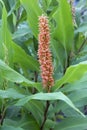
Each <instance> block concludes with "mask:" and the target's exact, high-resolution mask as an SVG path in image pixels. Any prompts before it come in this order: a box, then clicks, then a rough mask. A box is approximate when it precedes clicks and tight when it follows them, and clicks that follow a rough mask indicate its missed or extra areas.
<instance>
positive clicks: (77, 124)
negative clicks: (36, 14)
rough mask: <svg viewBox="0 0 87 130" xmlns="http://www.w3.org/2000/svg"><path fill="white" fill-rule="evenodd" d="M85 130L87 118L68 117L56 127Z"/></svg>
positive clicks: (65, 129) (63, 129)
mask: <svg viewBox="0 0 87 130" xmlns="http://www.w3.org/2000/svg"><path fill="white" fill-rule="evenodd" d="M58 129H59V130H85V129H87V118H81V117H79V118H66V119H65V120H63V121H62V122H60V123H58V125H56V126H55V127H54V130H58Z"/></svg>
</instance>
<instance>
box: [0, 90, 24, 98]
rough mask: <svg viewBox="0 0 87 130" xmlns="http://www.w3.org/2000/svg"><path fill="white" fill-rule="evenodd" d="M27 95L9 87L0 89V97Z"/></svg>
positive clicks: (21, 96)
mask: <svg viewBox="0 0 87 130" xmlns="http://www.w3.org/2000/svg"><path fill="white" fill-rule="evenodd" d="M23 97H25V96H24V95H23V94H21V93H18V92H17V91H16V90H15V89H12V88H11V89H7V90H0V98H13V99H18V98H23Z"/></svg>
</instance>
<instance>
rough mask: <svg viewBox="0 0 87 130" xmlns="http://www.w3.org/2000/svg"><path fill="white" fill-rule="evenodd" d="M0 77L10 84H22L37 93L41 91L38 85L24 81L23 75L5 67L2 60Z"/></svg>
mask: <svg viewBox="0 0 87 130" xmlns="http://www.w3.org/2000/svg"><path fill="white" fill-rule="evenodd" d="M0 75H1V77H3V78H6V79H7V80H9V81H11V82H16V83H23V84H24V85H26V86H29V87H35V88H36V89H37V90H38V91H41V87H40V85H39V83H34V82H32V81H30V80H28V79H26V78H25V77H24V76H23V75H21V74H19V73H18V72H16V71H15V70H13V69H12V68H10V67H9V66H8V65H6V64H5V63H4V62H3V61H2V60H0Z"/></svg>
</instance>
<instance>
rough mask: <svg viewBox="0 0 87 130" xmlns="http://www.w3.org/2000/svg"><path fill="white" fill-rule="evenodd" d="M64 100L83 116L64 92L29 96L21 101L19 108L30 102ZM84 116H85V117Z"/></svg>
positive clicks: (18, 103) (18, 104)
mask: <svg viewBox="0 0 87 130" xmlns="http://www.w3.org/2000/svg"><path fill="white" fill-rule="evenodd" d="M32 99H34V100H45V101H47V100H62V101H64V102H66V103H67V104H68V105H69V106H70V107H72V108H73V109H74V110H76V111H77V112H79V113H80V114H81V115H83V114H82V113H81V112H80V111H79V110H78V109H77V108H76V107H75V106H74V104H73V103H72V101H71V100H70V99H69V98H68V97H67V96H65V95H64V94H63V93H62V92H55V93H38V94H35V95H32V96H27V97H25V98H23V99H20V100H19V101H18V102H17V104H16V105H17V106H23V105H25V104H26V103H27V102H28V101H30V100H32ZM83 116H84V115H83Z"/></svg>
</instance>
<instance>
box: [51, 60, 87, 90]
mask: <svg viewBox="0 0 87 130" xmlns="http://www.w3.org/2000/svg"><path fill="white" fill-rule="evenodd" d="M86 72H87V61H84V62H80V63H79V64H77V65H72V66H70V67H69V68H68V69H67V71H66V73H65V75H64V76H63V77H62V78H61V79H60V80H58V81H56V83H55V87H54V88H53V89H54V90H55V91H56V90H57V89H59V88H60V87H61V86H62V85H63V84H66V83H73V82H75V81H77V80H79V79H81V78H82V77H83V75H84V74H85V73H86Z"/></svg>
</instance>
